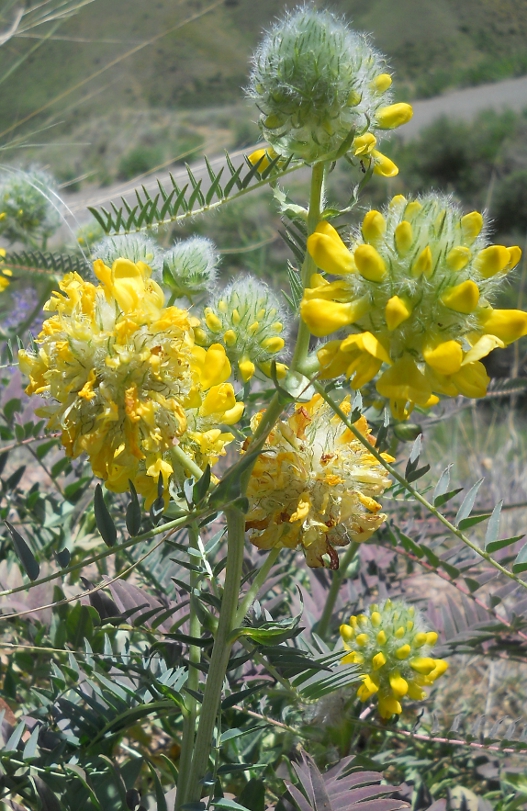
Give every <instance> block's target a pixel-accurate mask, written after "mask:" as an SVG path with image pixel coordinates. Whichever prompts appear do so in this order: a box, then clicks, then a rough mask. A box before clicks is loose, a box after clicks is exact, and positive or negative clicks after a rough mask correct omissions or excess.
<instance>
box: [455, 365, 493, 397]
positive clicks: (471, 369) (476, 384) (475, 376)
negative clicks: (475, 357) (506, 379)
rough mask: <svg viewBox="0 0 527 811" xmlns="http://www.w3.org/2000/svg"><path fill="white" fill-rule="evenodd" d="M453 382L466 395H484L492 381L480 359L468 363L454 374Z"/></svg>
mask: <svg viewBox="0 0 527 811" xmlns="http://www.w3.org/2000/svg"><path fill="white" fill-rule="evenodd" d="M451 379H452V382H453V383H454V385H455V386H456V388H457V389H458V390H459V393H460V394H462V395H463V396H464V397H471V398H473V397H475V398H477V397H484V396H485V394H486V393H487V387H488V385H489V383H490V377H489V376H488V374H487V370H486V369H485V367H484V366H483V364H482V363H480V362H479V361H475V363H468V364H467V365H466V366H463V367H462V368H461V369H460V370H459V372H456V374H454V375H452V378H451Z"/></svg>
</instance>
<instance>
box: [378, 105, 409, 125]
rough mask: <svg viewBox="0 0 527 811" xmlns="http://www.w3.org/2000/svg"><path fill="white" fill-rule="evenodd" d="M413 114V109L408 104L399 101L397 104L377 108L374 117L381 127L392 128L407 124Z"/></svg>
mask: <svg viewBox="0 0 527 811" xmlns="http://www.w3.org/2000/svg"><path fill="white" fill-rule="evenodd" d="M413 114H414V111H413V110H412V107H411V105H410V104H406V103H405V102H399V103H398V104H390V105H389V106H388V107H381V109H380V110H377V114H376V116H375V118H376V119H377V123H378V125H379V127H381V129H384V130H393V129H395V128H396V127H401V126H402V125H403V124H407V123H408V121H410V119H411V118H412V116H413Z"/></svg>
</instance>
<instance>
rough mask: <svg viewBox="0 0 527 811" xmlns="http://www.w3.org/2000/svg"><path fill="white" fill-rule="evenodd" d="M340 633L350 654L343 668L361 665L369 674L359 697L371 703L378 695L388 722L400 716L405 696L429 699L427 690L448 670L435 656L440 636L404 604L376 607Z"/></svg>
mask: <svg viewBox="0 0 527 811" xmlns="http://www.w3.org/2000/svg"><path fill="white" fill-rule="evenodd" d="M340 635H341V637H342V640H343V642H344V647H345V649H346V650H347V651H349V652H348V653H347V654H346V656H344V658H343V659H342V664H356V665H358V666H359V668H360V670H361V673H362V674H363V675H362V684H361V686H360V687H359V689H358V691H357V695H358V697H359V698H360V700H361V701H367V700H368V699H369V698H371V697H372V696H376V697H377V699H378V702H379V713H380V715H381V717H382V718H390V717H391V716H392V715H400V714H401V712H402V706H401V699H402V698H404V697H405V696H408V698H411V699H413V700H414V701H421V700H422V699H423V698H426V692H425V691H424V689H423V688H424V687H428V686H430V685H432V684H433V683H434V682H435V680H436V679H437V678H439V676H441V675H442V674H443V673H444V672H445V671H446V670H447V669H448V663H447V662H445V661H444V659H434V658H433V657H432V656H431V651H432V648H433V646H434V645H435V644H436V642H437V633H436V632H435V631H431V630H430V629H429V628H428V626H427V624H426V622H425V620H424V619H423V617H422V615H421V613H420V612H419V611H416V609H415V608H414V607H413V606H410V605H407V604H406V603H404V602H402V601H399V600H397V601H394V602H392V601H391V600H386V601H385V602H383V603H381V604H380V605H378V606H377V605H375V604H373V605H371V606H370V607H369V608H368V609H367V611H366V613H364V614H359V615H358V616H352V617H350V621H349V623H346V624H343V625H341V626H340Z"/></svg>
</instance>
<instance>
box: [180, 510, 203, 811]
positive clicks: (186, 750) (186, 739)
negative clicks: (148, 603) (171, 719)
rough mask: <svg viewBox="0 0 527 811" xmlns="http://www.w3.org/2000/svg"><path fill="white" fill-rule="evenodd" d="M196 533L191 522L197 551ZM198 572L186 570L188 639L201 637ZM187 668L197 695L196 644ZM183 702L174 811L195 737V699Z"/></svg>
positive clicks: (191, 538) (182, 794)
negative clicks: (187, 572) (185, 707)
mask: <svg viewBox="0 0 527 811" xmlns="http://www.w3.org/2000/svg"><path fill="white" fill-rule="evenodd" d="M198 539H199V530H198V525H197V524H196V523H195V522H193V523H192V524H191V525H190V527H189V549H198ZM199 584H200V574H199V572H196V571H194V570H193V569H191V570H190V617H189V636H191V637H196V638H197V637H200V636H201V623H200V621H199V617H198V601H199ZM188 658H189V669H188V679H187V687H188V688H189V691H190V690H192V692H193V693H197V692H198V690H199V665H200V663H201V650H200V647H199V645H192V644H190V645H189V655H188ZM185 701H186V703H187V711H186V713H185V717H184V719H183V740H182V745H181V757H180V760H179V776H178V785H177V797H176V809H178V808H181V806H182V805H183V804H184V803H185V802H186V801H187V800H186V793H187V787H188V776H189V770H190V764H191V761H192V753H193V751H194V740H195V736H196V719H197V717H198V704H197V699H196V698H195V696H194V695H192V693H190V692H189V693H188V694H187V696H186V698H185Z"/></svg>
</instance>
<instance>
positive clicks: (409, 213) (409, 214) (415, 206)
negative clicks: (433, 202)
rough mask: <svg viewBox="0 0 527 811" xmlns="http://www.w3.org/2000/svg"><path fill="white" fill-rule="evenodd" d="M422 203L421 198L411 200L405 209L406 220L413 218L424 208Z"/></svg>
mask: <svg viewBox="0 0 527 811" xmlns="http://www.w3.org/2000/svg"><path fill="white" fill-rule="evenodd" d="M422 207H423V206H422V204H421V203H420V202H419V200H411V201H410V202H409V203H408V205H407V206H406V208H405V210H404V218H405V220H410V222H411V221H412V220H413V218H414V217H415V215H416V214H418V212H419V211H421V209H422Z"/></svg>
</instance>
